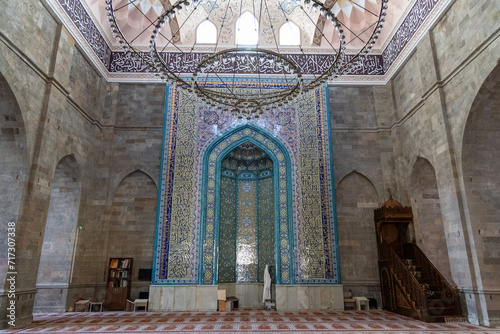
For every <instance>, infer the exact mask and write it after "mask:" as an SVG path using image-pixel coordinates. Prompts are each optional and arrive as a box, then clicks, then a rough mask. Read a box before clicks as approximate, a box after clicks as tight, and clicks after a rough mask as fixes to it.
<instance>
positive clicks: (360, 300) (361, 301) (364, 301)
mask: <svg viewBox="0 0 500 334" xmlns="http://www.w3.org/2000/svg"><path fill="white" fill-rule="evenodd" d="M354 300H355V301H356V310H358V311H361V307H362V306H364V307H365V310H369V309H370V300H369V299H368V298H366V297H354Z"/></svg>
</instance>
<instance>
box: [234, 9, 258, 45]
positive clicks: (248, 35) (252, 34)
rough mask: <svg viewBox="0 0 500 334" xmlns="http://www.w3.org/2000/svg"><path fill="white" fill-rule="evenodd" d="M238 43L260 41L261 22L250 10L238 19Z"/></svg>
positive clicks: (255, 42)
mask: <svg viewBox="0 0 500 334" xmlns="http://www.w3.org/2000/svg"><path fill="white" fill-rule="evenodd" d="M235 42H236V45H257V43H258V42H259V22H258V21H257V19H256V18H255V16H253V15H252V14H251V13H250V12H245V13H243V14H241V16H240V17H239V18H238V20H236V40H235Z"/></svg>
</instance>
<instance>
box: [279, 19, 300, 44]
mask: <svg viewBox="0 0 500 334" xmlns="http://www.w3.org/2000/svg"><path fill="white" fill-rule="evenodd" d="M280 45H300V29H299V27H298V26H297V25H296V24H295V23H293V22H292V21H287V22H285V23H284V24H283V25H282V26H281V28H280Z"/></svg>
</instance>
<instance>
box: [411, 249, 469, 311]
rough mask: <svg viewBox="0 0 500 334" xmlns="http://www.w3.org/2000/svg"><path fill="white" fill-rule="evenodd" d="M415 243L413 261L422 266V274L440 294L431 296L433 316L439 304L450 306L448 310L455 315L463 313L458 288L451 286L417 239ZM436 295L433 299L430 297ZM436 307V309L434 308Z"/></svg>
mask: <svg viewBox="0 0 500 334" xmlns="http://www.w3.org/2000/svg"><path fill="white" fill-rule="evenodd" d="M411 245H413V247H412V248H413V255H414V259H413V263H414V264H415V266H416V267H417V268H421V271H422V275H426V279H427V282H426V283H427V284H429V286H430V287H431V288H432V291H433V292H434V293H435V294H439V295H438V296H429V298H428V308H429V309H430V310H431V316H432V315H437V314H433V313H435V312H438V310H439V306H441V309H444V308H448V310H447V311H448V312H451V313H453V314H454V315H461V307H460V297H459V295H458V291H457V289H455V288H454V287H452V286H451V284H450V283H448V281H447V280H446V278H444V276H443V275H442V274H441V273H440V272H439V270H437V268H436V267H435V266H434V265H433V264H432V262H431V261H430V260H429V258H428V257H427V256H426V255H425V254H424V252H423V251H422V250H421V249H420V247H418V246H417V244H416V242H415V240H413V242H412V243H411ZM431 297H434V298H433V299H430V298H431ZM433 307H434V310H433Z"/></svg>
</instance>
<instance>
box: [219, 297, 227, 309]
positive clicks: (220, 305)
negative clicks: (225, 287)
mask: <svg viewBox="0 0 500 334" xmlns="http://www.w3.org/2000/svg"><path fill="white" fill-rule="evenodd" d="M225 311H226V301H225V300H219V312H225Z"/></svg>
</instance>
